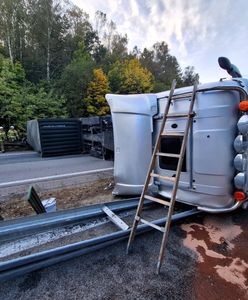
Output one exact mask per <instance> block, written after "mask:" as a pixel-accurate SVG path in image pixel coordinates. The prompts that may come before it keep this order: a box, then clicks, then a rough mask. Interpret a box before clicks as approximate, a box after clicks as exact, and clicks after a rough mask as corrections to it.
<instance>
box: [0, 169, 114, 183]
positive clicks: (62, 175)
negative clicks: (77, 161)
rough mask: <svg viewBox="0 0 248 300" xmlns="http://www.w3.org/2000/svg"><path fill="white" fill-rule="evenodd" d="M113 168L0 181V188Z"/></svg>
mask: <svg viewBox="0 0 248 300" xmlns="http://www.w3.org/2000/svg"><path fill="white" fill-rule="evenodd" d="M113 170H114V168H105V169H96V170H90V171H83V172H75V173H67V174H60V175H52V176H46V177H37V178H30V179H24V180H17V181H9V182H3V183H0V188H6V187H11V186H18V185H23V184H30V183H36V182H42V181H50V180H56V179H64V178H68V177H76V176H81V175H90V174H94V173H101V172H106V171H113Z"/></svg>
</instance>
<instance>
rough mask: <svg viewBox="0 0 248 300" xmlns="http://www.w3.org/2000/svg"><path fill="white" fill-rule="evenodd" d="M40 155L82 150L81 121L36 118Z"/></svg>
mask: <svg viewBox="0 0 248 300" xmlns="http://www.w3.org/2000/svg"><path fill="white" fill-rule="evenodd" d="M38 123H39V132H40V142H41V155H42V156H53V155H67V154H79V153H81V152H82V138H81V137H82V133H81V122H80V121H79V120H77V119H44V120H38Z"/></svg>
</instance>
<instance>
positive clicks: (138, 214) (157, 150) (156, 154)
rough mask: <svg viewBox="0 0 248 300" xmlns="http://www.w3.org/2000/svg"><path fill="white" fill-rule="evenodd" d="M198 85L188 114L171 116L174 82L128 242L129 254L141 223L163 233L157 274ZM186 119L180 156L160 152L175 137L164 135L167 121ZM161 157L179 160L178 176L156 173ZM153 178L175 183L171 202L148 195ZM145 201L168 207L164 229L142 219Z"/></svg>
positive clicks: (194, 90) (161, 259) (166, 238)
mask: <svg viewBox="0 0 248 300" xmlns="http://www.w3.org/2000/svg"><path fill="white" fill-rule="evenodd" d="M197 85H198V84H197V82H195V84H194V87H193V93H192V98H191V102H190V105H189V111H188V113H185V114H169V110H170V105H171V101H172V97H173V94H174V90H175V87H176V80H175V79H174V80H173V82H172V85H171V90H170V93H169V97H168V101H167V104H166V106H165V110H164V115H163V119H162V124H161V127H160V131H159V134H158V138H157V141H156V144H155V147H154V150H153V154H152V158H151V161H150V165H149V168H148V172H147V175H146V179H145V184H144V187H143V190H142V193H141V196H140V200H139V204H138V208H137V211H136V215H135V218H134V222H133V226H132V229H131V233H130V236H129V240H128V245H127V253H129V250H130V249H131V246H132V243H133V241H134V237H135V233H136V229H137V226H138V224H139V222H141V223H143V224H146V225H149V226H151V227H153V228H155V229H157V230H159V231H161V232H162V233H163V238H162V243H161V247H160V252H159V258H158V263H157V272H156V273H157V274H159V273H160V268H161V265H162V261H163V258H164V255H165V246H166V243H167V240H168V235H169V229H170V224H171V218H172V215H173V210H174V205H175V202H176V196H177V190H178V184H179V179H180V174H181V170H182V165H183V159H184V155H185V149H186V144H187V140H188V135H189V131H190V128H191V125H192V121H193V116H194V115H195V114H194V112H193V108H194V103H195V98H196V91H197ZM185 117H186V118H187V121H186V127H185V131H184V133H183V134H182V136H183V140H182V145H181V150H180V154H172V153H163V152H160V143H161V138H162V137H164V136H173V133H168V132H167V133H166V132H165V133H164V129H165V124H166V120H167V119H170V118H173V119H175V118H185ZM174 135H175V134H174ZM176 135H177V136H178V134H176ZM160 156H166V157H176V158H178V164H177V169H176V176H175V177H169V176H161V175H159V174H156V173H154V167H155V163H156V159H157V157H160ZM151 178H159V179H162V180H165V181H171V182H173V190H172V194H171V199H170V201H165V200H163V199H159V198H156V197H153V196H150V195H148V194H147V191H148V186H149V183H150V180H151ZM145 199H148V200H151V201H154V202H157V203H159V204H162V205H163V206H167V207H168V208H169V209H168V214H167V221H166V223H165V226H164V227H160V226H157V225H155V224H153V223H151V222H149V221H146V220H144V219H142V218H141V213H142V209H143V204H144V201H145Z"/></svg>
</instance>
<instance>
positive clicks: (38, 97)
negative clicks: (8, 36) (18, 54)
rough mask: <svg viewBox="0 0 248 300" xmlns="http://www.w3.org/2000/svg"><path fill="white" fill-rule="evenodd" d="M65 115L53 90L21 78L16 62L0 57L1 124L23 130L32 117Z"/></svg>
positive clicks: (61, 103) (60, 100)
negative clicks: (47, 89) (47, 90)
mask: <svg viewBox="0 0 248 300" xmlns="http://www.w3.org/2000/svg"><path fill="white" fill-rule="evenodd" d="M62 116H66V111H65V109H64V99H63V98H61V97H58V96H56V94H55V93H54V91H53V90H50V92H49V93H47V92H46V91H45V90H44V88H40V87H39V86H34V85H33V84H32V83H31V82H29V81H27V80H26V79H25V72H24V70H23V68H22V66H21V64H20V63H13V64H12V63H11V61H10V59H7V58H4V57H3V56H0V118H1V125H4V127H5V128H8V127H9V126H10V125H16V126H17V128H18V129H19V130H20V131H21V132H25V129H26V122H27V121H28V120H30V119H34V118H49V117H62Z"/></svg>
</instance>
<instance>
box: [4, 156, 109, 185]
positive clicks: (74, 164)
mask: <svg viewBox="0 0 248 300" xmlns="http://www.w3.org/2000/svg"><path fill="white" fill-rule="evenodd" d="M111 167H113V162H112V161H106V160H102V159H99V158H95V157H92V156H89V155H74V156H58V157H49V158H41V157H40V156H39V155H38V154H37V153H36V152H31V151H29V152H19V153H4V154H1V155H0V169H1V172H0V183H6V182H10V181H11V182H12V181H18V180H25V179H33V178H40V177H46V176H53V175H61V174H69V173H76V172H83V171H89V170H96V169H104V168H111Z"/></svg>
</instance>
